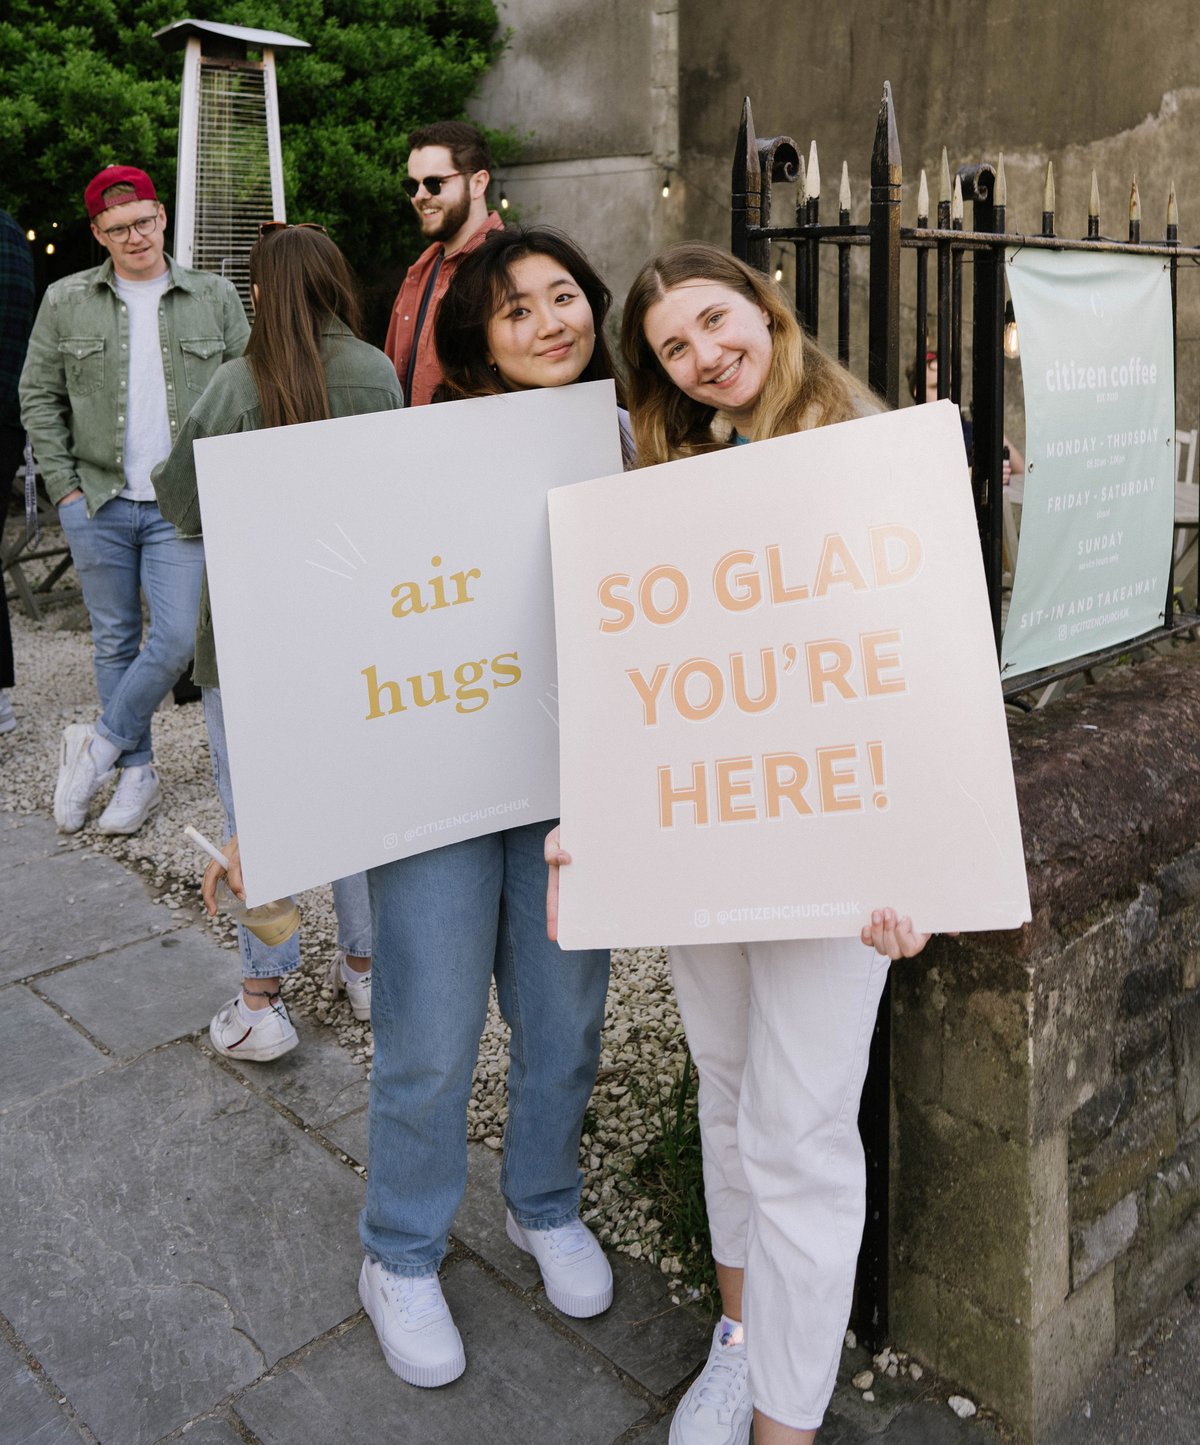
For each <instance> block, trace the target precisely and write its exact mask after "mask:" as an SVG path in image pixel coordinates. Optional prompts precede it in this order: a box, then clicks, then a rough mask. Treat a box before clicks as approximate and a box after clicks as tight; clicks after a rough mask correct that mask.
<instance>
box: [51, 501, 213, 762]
mask: <svg viewBox="0 0 1200 1445" xmlns="http://www.w3.org/2000/svg"><path fill="white" fill-rule="evenodd" d="M58 515H59V520H60V521H61V523H62V529H63V535H64V536H65V537H66V539H67V545H68V546H69V547H70V549H71V560H72V562H73V563H74V564H75V571H76V573H77V574H78V576H79V585H80V587H81V588H82V589H83V600H84V602H85V604H86V605H87V610H88V616H89V617H90V618H91V623H92V641H93V643H94V644H95V667H96V688H97V691H98V692H99V694H100V720H99V721H98V722H97V724H96V731H97V732H98V733H99V734H100V736H101V737H104V738H107V739H108V740H109V741H110V742H111V743H113V744H114V745H115V746H116V747H119V748H120V749H121V756H120V757H119V758H118V759H117V767H119V768H133V767H137V766H139V765H140V764H142V763H148V762H150V761H151V760H152V759H153V757H154V752H153V749H152V747H151V744H150V722H151V719H152V718H153V717H154V709H155V708H156V707H157V706H158V705H159V703H160V702H161V701H162V700H163V698H164V697H166V695H167V693H169V692H170V691H171V689H172V687H174V685H175V683H176V682H178V680H179V677H180V674H181V673H182V672H183V670H184V668H185V667H186V666H187V665H188V662H189V661H190V660H191V656H192V645H193V641H194V639H195V634H196V613H197V612H198V610H199V607H200V581H201V578H202V577H203V575H204V544H203V543H202V542H201V541H200V540H199V538H195V537H190V538H183V537H177V536H176V535H175V528H174V527H173V526H172V525H171V523H170V522H168V521H165V520H164V519H163V515H162V513H161V512H160V511H159V510H158V506H157V504H156V503H155V502H131V501H128V500H127V499H126V498H124V497H114V498H113V499H112V501H111V502H106V503H105V504H104V506H102V507H101V508H100V510H99V511H98V512H97V513H96V515H95V516H94V517H89V516H88V514H87V503H86V501H85V500H84V499H83V497H77V498H76V499H75V500H74V501H73V502H66V503H65V504H63V505H62V506H60V507H59V509H58ZM143 592H145V594H146V601H147V603H148V604H149V607H150V628H149V631H148V632H147V633H146V641H145V645H144V646H143V645H142V593H143Z"/></svg>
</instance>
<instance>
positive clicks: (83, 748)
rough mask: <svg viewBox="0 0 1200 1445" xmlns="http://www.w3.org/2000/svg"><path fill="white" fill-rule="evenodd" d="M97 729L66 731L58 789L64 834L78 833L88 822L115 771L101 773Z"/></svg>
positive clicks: (82, 726) (79, 726) (57, 812)
mask: <svg viewBox="0 0 1200 1445" xmlns="http://www.w3.org/2000/svg"><path fill="white" fill-rule="evenodd" d="M95 735H96V729H95V728H94V727H93V726H92V725H91V723H71V724H70V726H69V727H65V728H63V735H62V745H61V751H60V753H59V758H58V781H57V782H56V783H55V785H54V821H55V822H56V823H57V824H58V831H59V832H60V833H78V832H79V830H80V828H82V827H83V825H84V823H86V822H87V812H88V804H89V803H90V802H91V801H92V799H93V798H94V797H95V796H96V794H97V793H98V792H99V791H100V787H101V784H102V783H103V782H104V781H105V779H106V778H108V777H110V776H111V774H112V769H111V768H109V769H108V771H107V772H103V773H102V772H100V771H99V770H98V769H97V767H96V763H95V759H94V758H93V757H92V754H91V741H92V739H93V738H94V737H95Z"/></svg>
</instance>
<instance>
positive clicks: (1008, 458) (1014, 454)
mask: <svg viewBox="0 0 1200 1445" xmlns="http://www.w3.org/2000/svg"><path fill="white" fill-rule="evenodd" d="M918 370H919V361H910V362H909V364H908V365H907V366H906V367H905V368H904V376H905V379H906V380H907V382H908V394H909V396H911V397H912V399H913V401H916V399H917V374H918ZM937 399H938V354H937V352H936V351H927V352H926V353H925V400H926V401H927V402H930V401H937ZM959 416H960V420H961V421H962V430H963V446H964V447H965V448H966V452H967V465H968V466H972V465H973V464H974V461H975V424H974V422H973V421H972V420H971V418H970V417H969V416H968V415H967V414H966V412H965V411H964V412H961V413H960V414H959ZM1000 467H1001V476H1002V478H1003V481H1004V485H1005V486H1006V487H1007V486H1008V484H1009V482H1011V481H1012V479H1013V477H1021V476H1024V475H1025V458H1024V457H1023V456H1022V455H1021V453H1020V452H1019V451H1018V450H1017V448H1016V447H1015V446H1013V444H1012V442H1010V441H1009V439H1008V438H1007V437H1005V438H1004V455H1003V457H1002V459H1001V462H1000Z"/></svg>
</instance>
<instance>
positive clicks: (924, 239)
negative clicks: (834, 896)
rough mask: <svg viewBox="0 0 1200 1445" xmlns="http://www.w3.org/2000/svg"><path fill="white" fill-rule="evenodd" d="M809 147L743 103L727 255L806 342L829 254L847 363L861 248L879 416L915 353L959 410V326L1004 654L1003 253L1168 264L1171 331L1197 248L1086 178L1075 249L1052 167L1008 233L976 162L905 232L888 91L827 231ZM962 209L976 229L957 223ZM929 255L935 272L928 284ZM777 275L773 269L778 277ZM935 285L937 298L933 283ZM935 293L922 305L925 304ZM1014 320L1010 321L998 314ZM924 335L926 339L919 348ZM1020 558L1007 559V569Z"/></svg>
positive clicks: (874, 1137) (882, 1139) (1042, 676)
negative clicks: (782, 215) (761, 135)
mask: <svg viewBox="0 0 1200 1445" xmlns="http://www.w3.org/2000/svg"><path fill="white" fill-rule="evenodd" d="M816 172H817V155H816V147H815V143H814V146H813V148H812V150H811V151H810V153H809V161H808V165H807V167H806V165H805V163H804V161H803V159H802V158H801V155H800V152H799V150H798V149H797V146H796V143H795V141H793V140H792V139H791V137H789V136H775V137H774V138H772V139H770V140H759V139H758V138H757V136H756V135H755V131H754V121H753V117H752V115H751V109H750V101H749V99H747V100H746V101H745V102H744V104H743V108H742V119H741V126H740V128H739V131H738V140H737V150H736V153H735V155H734V162H733V197H732V211H733V236H732V247H733V250H734V252H735V253H736V254H737V255H739V256H740V257H741V258H742V259H743V260H745V261H748V262H749V263H750V264H751V265H753V266H755V267H757V268H758V269H759V270H761V271H763V272H764V273H767V274H769V273H770V272H771V269H772V266H771V253H772V248H773V247H777V246H781V245H790V246H792V247H794V250H795V288H796V311H797V314H798V315H799V317H800V320H801V323H802V324H803V325H804V326H805V328H806V329H807V330H808V331H809V332H810V334H812V335H813V336H818V335H819V333H820V331H821V324H820V323H821V316H820V300H821V297H820V290H821V287H820V279H821V270H822V268H821V252H822V247H825V248H829V247H832V248H834V251H835V253H836V263H837V264H836V283H837V316H836V344H835V345H831V344H829V343H828V342H826V347H827V349H828V350H830V351H834V350H836V354H837V356H838V358H839V359H840V360H841V361H842V362H843V363H844V364H846V365H849V364H850V361H851V356H852V351H853V342H854V339H853V337H852V334H851V305H850V300H851V264H850V253H851V251H852V249H853V248H855V247H861V246H865V247H867V248H869V267H868V278H867V285H868V297H867V368H866V371H867V381H868V384H869V385H870V387H871V388H872V390H873V391H875V392H876V393H877V394H878V395H879V396H880V397H882V398H883V399H884V400H885V401H886V402H887V403H888V404H889V405H890V406H893V407H895V406H897V405H898V404H899V400H900V375H901V365H902V362H901V357H902V355H905V354H907V355H910V356H911V357H912V358H913V359H914V361H915V362H916V365H915V370H914V378H915V381H914V384H915V388H916V398H915V399H916V400H917V401H918V402H922V401H924V400H926V396H925V366H924V358H925V354H926V351H927V350H936V352H937V354H938V362H939V364H938V398H939V400H940V399H942V398H945V397H949V398H950V400H952V401H953V402H954V403H955V404H956V405H961V397H962V386H963V356H964V332H969V336H970V341H971V347H970V355H971V407H972V421H973V425H974V447H973V457H972V486H973V489H974V496H975V509H976V519H977V522H978V527H979V539H980V546H981V548H982V553H983V564H984V570H985V573H986V577H987V587H988V596H989V600H990V604H991V614H992V625H993V629H994V632H995V638H996V646H997V650H999V646H1000V637H1001V608H1002V598H1003V589H1004V559H1003V534H1004V519H1003V502H1004V499H1003V485H1002V482H1003V470H1002V468H1003V446H1004V369H1003V363H1004V352H1003V337H1004V327H1005V320H1006V316H1005V282H1004V252H1005V249H1006V248H1007V247H1010V246H1014V247H1015V246H1021V247H1041V248H1047V249H1051V250H1060V251H1070V250H1102V251H1116V252H1127V253H1131V254H1135V255H1149V256H1163V257H1166V258H1167V259H1168V261H1169V264H1170V270H1171V311H1172V324H1173V325H1175V324H1176V317H1177V279H1178V278H1177V271H1178V267H1179V265H1180V263H1181V262H1187V263H1191V264H1195V263H1196V262H1197V261H1200V247H1195V246H1183V245H1181V244H1180V243H1179V239H1178V233H1179V225H1178V212H1177V207H1176V200H1175V193H1174V188H1172V191H1171V195H1170V198H1169V201H1168V206H1167V224H1166V234H1165V236H1164V238H1163V239H1162V240H1161V241H1143V240H1142V236H1141V205H1140V200H1139V198H1138V194H1137V185H1136V181H1135V183H1134V186H1133V189H1132V193H1131V198H1130V213H1129V232H1128V236H1127V238H1126V239H1125V240H1122V241H1117V240H1114V239H1111V238H1106V237H1103V236H1101V234H1100V214H1099V201H1098V196H1097V188H1096V185H1095V180H1094V178H1093V186H1092V198H1091V204H1090V206H1089V215H1088V226H1087V231H1088V234H1087V236H1086V237H1084V238H1080V239H1078V240H1071V239H1067V238H1063V237H1059V236H1057V235H1056V234H1055V229H1054V227H1055V215H1054V212H1055V200H1054V180H1053V169H1052V167H1048V168H1047V176H1046V185H1045V191H1044V199H1043V211H1042V217H1041V229H1040V231H1039V232H1037V233H1035V234H1028V233H1021V232H1013V231H1009V230H1008V217H1007V211H1006V207H1007V195H1006V190H1007V188H1006V184H1005V177H1004V166H1003V158H1002V157H1001V158H1000V160H999V162H998V164H997V165H992V164H991V163H982V164H977V165H966V166H962V167H960V168H959V169H958V172H957V174H956V176H955V177H954V180H953V184H951V177H950V169H949V165H948V162H947V160H946V155H945V152H944V151H943V154H942V166H941V176H940V187H939V197H938V202H937V210H936V212H935V213H934V216H933V220H934V224H932V225H931V224H930V220H931V216H930V206H929V199H928V187H927V184H926V181H925V174H924V172H922V173H921V186H920V189H919V193H918V202H917V211H918V214H917V224H916V226H913V227H907V226H904V225H902V224H901V217H900V196H901V181H902V167H901V161H900V143H899V139H898V136H897V130H896V116H895V110H894V107H893V104H892V92H891V86H890V85H889V84H885V85H884V89H883V99H882V102H881V104H880V108H879V115H878V119H877V123H876V127H875V137H874V145H873V148H872V152H871V172H870V174H871V202H870V215H869V219H868V221H867V223H866V224H865V225H852V224H851V222H850V213H851V196H850V188H849V183H848V180H847V171H846V167H845V165H843V168H842V182H841V187H840V193H839V198H838V219H837V224H836V225H832V224H827V223H825V222H822V220H821V215H820V183H819V179H818V177H817V174H816ZM776 184H780V185H782V184H786V185H789V186H797V187H798V196H799V199H798V200H797V202H796V205H795V215H794V217H789V219H788V220H787V222H786V224H776V222H775V218H774V216H773V196H772V189H773V186H774V185H776ZM968 204H969V205H970V206H971V208H972V211H971V220H972V229H971V230H966V229H965V227H964V215H965V207H966V205H968ZM908 255H911V257H912V261H913V265H914V268H915V277H914V287H913V289H914V291H915V297H916V303H915V322H914V325H913V330H912V334H911V336H910V337H909V339H908V342H907V344H906V343H905V340H904V337H903V336H902V326H901V314H900V313H901V263H902V258H903V257H906V256H908ZM968 255H970V257H971V260H972V262H973V265H972V268H971V270H972V277H971V285H970V294H969V296H968V297H964V289H963V263H964V259H965V258H966V257H967V256H968ZM931 259H932V269H933V273H934V274H933V277H932V278H931V277H930V274H929V273H930V269H931ZM776 274H777V276H778V275H779V272H778V271H777V273H776ZM931 280H932V288H931ZM931 290H932V296H931ZM1009 314H1010V315H1011V313H1009ZM931 327H932V331H933V334H934V335H935V336H936V345H931V344H930V335H931ZM1014 560H1015V559H1014ZM1173 600H1174V578H1173V577H1172V578H1171V579H1170V580H1169V583H1168V588H1167V596H1166V600H1165V605H1164V609H1163V614H1162V619H1163V620H1162V625H1161V626H1160V627H1158V628H1156V629H1155V630H1154V631H1152V632H1150V633H1147V634H1145V635H1144V636H1142V637H1139V638H1135V639H1132V640H1131V641H1129V642H1126V643H1123V644H1122V645H1121V646H1120V647H1119V648H1109V649H1107V650H1106V651H1105V652H1102V653H1090V654H1087V655H1084V656H1081V657H1079V658H1076V659H1073V660H1072V661H1071V662H1069V663H1067V664H1063V665H1062V666H1060V667H1058V668H1055V669H1045V670H1043V671H1042V672H1039V673H1035V674H1027V675H1026V676H1024V677H1021V678H1015V679H1010V680H1006V681H1005V685H1004V691H1005V695H1006V697H1008V698H1010V699H1020V698H1021V697H1022V695H1024V694H1028V693H1031V692H1033V691H1035V690H1040V689H1043V688H1044V687H1045V686H1047V685H1048V684H1050V683H1053V682H1055V681H1058V680H1060V679H1062V678H1065V677H1068V676H1071V675H1072V674H1075V673H1080V672H1086V671H1088V670H1089V669H1091V668H1093V667H1095V666H1097V665H1098V664H1099V663H1100V662H1102V661H1104V660H1105V659H1106V658H1108V657H1110V656H1115V655H1117V654H1119V653H1128V652H1129V651H1131V650H1132V649H1135V648H1137V647H1139V646H1142V645H1146V644H1149V643H1151V642H1154V641H1157V640H1159V639H1162V638H1165V637H1168V636H1170V635H1171V634H1172V633H1173V632H1176V631H1179V630H1182V629H1185V628H1187V629H1190V628H1194V627H1196V626H1198V625H1200V616H1196V615H1193V614H1178V615H1177V614H1176V613H1175V610H1174V606H1173ZM889 1061H890V1009H889V1006H888V1002H887V999H886V997H885V1001H884V1003H883V1004H882V1006H881V1008H880V1012H879V1021H878V1023H877V1026H876V1031H875V1037H874V1040H873V1044H872V1051H871V1066H870V1071H869V1073H868V1076H867V1085H866V1089H865V1090H864V1093H863V1102H862V1109H861V1112H860V1116H859V1125H860V1129H861V1131H862V1136H863V1143H864V1146H865V1149H866V1155H867V1222H866V1229H865V1232H864V1236H863V1245H862V1252H861V1254H860V1256H859V1270H858V1288H857V1300H856V1307H855V1313H854V1316H853V1323H854V1325H855V1327H856V1329H857V1330H858V1332H859V1334H860V1335H861V1336H862V1338H863V1339H864V1340H865V1341H866V1342H867V1343H869V1344H870V1345H871V1347H872V1348H877V1347H878V1346H879V1345H880V1344H882V1343H883V1341H884V1339H885V1337H886V1335H887V1323H888V1320H887V1316H888V1305H887V1290H888V1131H889Z"/></svg>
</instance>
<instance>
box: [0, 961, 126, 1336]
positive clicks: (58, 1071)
mask: <svg viewBox="0 0 1200 1445" xmlns="http://www.w3.org/2000/svg"><path fill="white" fill-rule="evenodd" d="M112 1064H113V1061H112V1059H110V1058H109V1057H108V1056H107V1055H106V1054H102V1053H101V1052H100V1050H99V1049H98V1048H96V1047H95V1046H94V1045H92V1044H90V1043H89V1042H88V1041H87V1039H85V1038H84V1037H83V1035H82V1034H81V1033H79V1032H78V1030H76V1029H74V1028H72V1027H71V1025H70V1024H69V1023H67V1022H66V1021H65V1020H63V1019H61V1018H59V1016H58V1014H57V1013H55V1011H54V1010H53V1009H52V1008H51V1007H50V1005H49V1004H48V1003H45V1002H43V1001H42V1000H41V999H40V998H37V997H36V996H35V995H34V994H32V993H31V992H30V991H29V989H28V988H27V987H26V986H25V985H24V984H20V983H14V984H9V985H8V987H7V988H0V1112H4V1111H8V1110H10V1109H12V1108H14V1107H16V1106H17V1105H20V1104H23V1103H24V1102H25V1101H26V1100H29V1099H33V1098H35V1097H36V1096H37V1095H38V1094H45V1093H47V1092H49V1091H51V1090H55V1089H62V1088H64V1087H68V1086H71V1085H74V1084H76V1083H77V1081H78V1080H80V1079H86V1078H90V1077H91V1075H93V1074H98V1073H100V1072H101V1070H103V1069H107V1068H110V1067H111V1066H112ZM16 1162H17V1161H16V1160H15V1159H14V1160H13V1164H14V1166H15V1164H16ZM7 1177H8V1178H9V1179H10V1180H12V1179H14V1178H17V1177H19V1176H17V1175H14V1174H12V1173H10V1174H8V1176H7ZM0 1307H2V1306H0Z"/></svg>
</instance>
